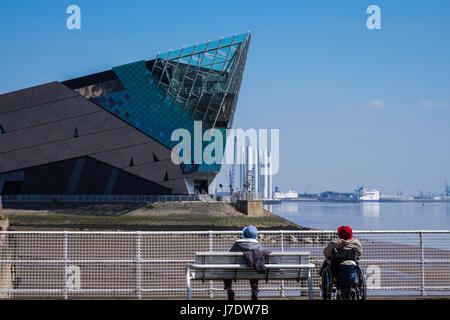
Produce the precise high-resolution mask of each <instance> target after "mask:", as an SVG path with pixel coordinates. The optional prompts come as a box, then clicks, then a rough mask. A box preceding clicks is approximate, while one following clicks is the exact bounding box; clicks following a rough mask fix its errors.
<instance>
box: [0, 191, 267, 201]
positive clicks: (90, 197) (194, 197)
mask: <svg viewBox="0 0 450 320" xmlns="http://www.w3.org/2000/svg"><path fill="white" fill-rule="evenodd" d="M2 200H3V202H71V203H83V202H89V203H105V202H106V203H146V202H169V201H219V202H230V203H231V202H236V201H238V200H263V196H262V194H261V193H254V194H251V195H249V194H247V193H244V192H238V193H235V194H233V195H232V196H215V195H209V194H200V195H195V194H192V195H104V194H100V195H66V194H62V195H61V194H60V195H34V194H30V195H3V196H0V201H2Z"/></svg>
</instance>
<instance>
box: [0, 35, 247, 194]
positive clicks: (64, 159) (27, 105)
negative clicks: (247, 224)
mask: <svg viewBox="0 0 450 320" xmlns="http://www.w3.org/2000/svg"><path fill="white" fill-rule="evenodd" d="M249 44H250V33H246V34H241V35H234V36H232V37H228V38H222V39H219V40H216V41H209V42H207V43H202V44H196V45H194V46H191V47H187V48H182V49H179V50H171V51H169V52H167V53H162V54H158V55H157V56H156V57H155V59H153V60H141V61H135V62H132V63H127V64H124V65H120V66H117V67H113V68H112V69H110V70H107V71H104V72H100V73H96V74H91V75H87V76H83V77H80V78H76V79H70V80H67V81H63V82H58V81H53V82H50V83H46V84H42V85H39V86H36V87H32V88H26V89H22V90H18V91H15V92H9V93H6V94H3V95H0V194H1V193H2V192H3V193H4V194H61V195H62V194H66V195H67V194H70V195H73V194H82V195H84V194H91V195H92V194H102V195H108V194H128V195H130V194H131V195H133V194H141V195H142V194H192V193H213V192H214V190H215V177H216V174H217V173H218V171H220V168H221V164H220V163H213V164H207V163H202V164H193V163H194V161H193V160H194V159H198V158H199V157H198V153H197V154H194V152H198V151H197V149H196V148H195V145H194V138H196V141H198V140H200V139H199V138H204V133H205V132H206V130H208V129H212V128H215V129H218V130H220V131H221V132H222V137H223V139H224V140H223V141H222V147H223V148H224V149H225V142H226V134H225V131H226V129H227V128H231V127H232V124H233V118H234V112H235V109H236V104H237V100H238V95H239V89H240V86H241V80H242V74H243V70H244V67H245V62H246V57H247V51H248V48H249ZM199 124H201V128H202V130H201V131H200V130H198V129H197V128H198V127H199ZM177 129H185V130H187V131H188V132H189V133H190V135H191V147H192V150H191V153H190V154H188V158H190V159H191V161H190V163H186V164H183V163H182V164H181V165H180V164H177V163H174V162H173V161H172V160H171V156H172V151H171V150H172V149H173V147H174V146H175V145H177V144H178V143H180V141H172V139H171V137H172V133H173V132H174V131H175V130H177ZM195 133H197V135H198V134H199V133H200V134H202V137H195ZM206 138H208V137H206ZM183 139H184V137H183ZM213 139H215V137H214V138H213ZM210 143H211V142H210V141H203V143H202V147H203V149H202V150H201V151H202V155H203V151H205V147H206V146H207V145H209V144H210ZM218 145H220V144H218ZM210 151H211V148H208V150H207V152H210ZM184 152H185V150H183V155H184ZM216 152H217V151H216ZM211 156H213V157H214V152H212V154H211ZM202 158H204V159H205V158H207V156H205V157H202ZM209 160H210V159H209ZM205 162H206V161H205ZM209 162H210V161H208V163H209ZM46 181H51V184H49V185H46Z"/></svg>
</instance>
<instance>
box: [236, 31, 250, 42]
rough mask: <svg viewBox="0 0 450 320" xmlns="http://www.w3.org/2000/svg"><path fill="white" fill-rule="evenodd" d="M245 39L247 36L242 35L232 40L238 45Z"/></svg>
mask: <svg viewBox="0 0 450 320" xmlns="http://www.w3.org/2000/svg"><path fill="white" fill-rule="evenodd" d="M246 38H247V34H246V33H243V34H239V35H237V36H236V37H235V38H234V41H233V43H238V42H242V41H244V40H245V39H246Z"/></svg>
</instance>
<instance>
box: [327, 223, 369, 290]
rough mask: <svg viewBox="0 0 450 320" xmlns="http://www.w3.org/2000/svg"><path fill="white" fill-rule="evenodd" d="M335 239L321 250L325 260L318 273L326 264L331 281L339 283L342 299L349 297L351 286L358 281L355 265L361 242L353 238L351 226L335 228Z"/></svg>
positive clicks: (359, 253)
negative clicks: (336, 236)
mask: <svg viewBox="0 0 450 320" xmlns="http://www.w3.org/2000/svg"><path fill="white" fill-rule="evenodd" d="M337 235H338V238H337V239H333V240H331V241H330V242H329V243H328V245H327V246H326V247H325V249H324V250H323V255H324V256H325V261H324V262H323V264H322V267H321V268H320V271H319V274H320V275H322V271H323V270H324V269H325V268H326V267H327V266H328V267H329V268H330V271H331V275H332V279H333V280H332V281H333V282H334V283H335V284H336V285H339V287H340V289H341V291H340V294H341V298H342V299H350V297H351V287H352V286H354V285H356V284H357V283H358V273H357V266H358V260H359V257H360V256H361V254H362V247H361V243H360V242H359V240H358V239H355V238H353V231H352V228H350V227H349V226H340V227H339V228H338V229H337Z"/></svg>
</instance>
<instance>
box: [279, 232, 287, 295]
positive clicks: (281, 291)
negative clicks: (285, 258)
mask: <svg viewBox="0 0 450 320" xmlns="http://www.w3.org/2000/svg"><path fill="white" fill-rule="evenodd" d="M279 232H280V242H281V244H280V245H281V248H280V250H281V252H283V251H284V233H283V231H282V230H280V231H279ZM285 296H286V293H285V290H284V280H281V288H280V297H283V298H284V297H285Z"/></svg>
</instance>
